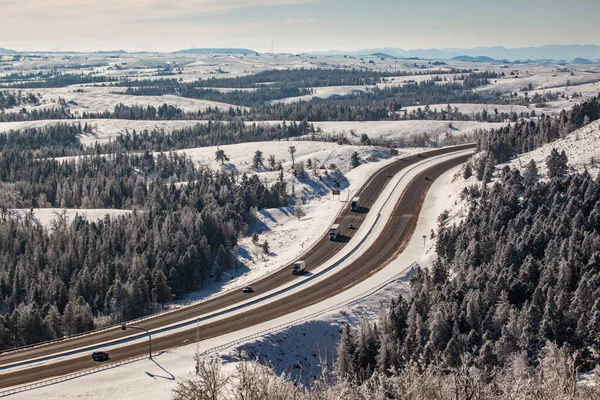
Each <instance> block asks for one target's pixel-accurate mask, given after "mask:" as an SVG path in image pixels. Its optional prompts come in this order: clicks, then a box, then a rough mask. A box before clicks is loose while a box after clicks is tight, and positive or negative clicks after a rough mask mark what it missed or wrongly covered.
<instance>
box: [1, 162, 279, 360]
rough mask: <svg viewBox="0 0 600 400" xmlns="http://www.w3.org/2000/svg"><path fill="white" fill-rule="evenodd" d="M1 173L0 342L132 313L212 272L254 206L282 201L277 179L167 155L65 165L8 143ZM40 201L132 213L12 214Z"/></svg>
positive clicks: (226, 259) (223, 264)
mask: <svg viewBox="0 0 600 400" xmlns="http://www.w3.org/2000/svg"><path fill="white" fill-rule="evenodd" d="M0 171H1V172H0V186H1V187H0V193H2V195H1V196H0V203H1V207H0V210H1V212H0V294H1V295H0V349H6V348H11V347H15V346H20V345H24V344H29V343H35V342H38V341H42V340H46V339H51V338H56V337H60V336H62V335H63V334H74V333H78V332H83V331H86V330H89V329H91V328H92V327H94V321H96V320H97V317H106V318H107V321H108V322H109V323H110V322H117V321H120V320H125V319H130V318H135V317H139V316H141V315H144V314H145V313H147V312H149V311H151V310H153V309H154V308H155V307H156V304H160V303H164V302H166V301H169V300H171V298H172V295H175V296H179V295H183V294H185V293H188V292H189V291H192V290H197V289H198V288H200V287H201V286H202V284H203V283H204V282H205V281H206V280H207V279H209V277H216V278H217V279H219V278H220V277H221V275H222V274H223V272H224V271H225V270H226V269H228V268H230V267H231V265H232V260H231V257H230V251H231V249H232V248H233V247H234V246H235V245H236V243H237V238H238V237H239V235H241V234H243V233H245V232H246V230H247V227H248V225H249V224H250V223H251V222H252V220H253V211H252V210H255V209H261V208H264V207H269V208H270V207H281V206H285V205H287V201H288V194H287V188H286V184H285V182H284V181H283V180H279V181H278V182H276V183H275V184H274V185H273V186H271V187H267V186H265V184H264V183H263V182H261V181H260V180H259V179H258V177H257V176H256V175H254V176H246V175H243V176H237V175H234V174H228V173H220V172H213V171H212V170H210V169H208V168H200V169H198V168H196V167H195V166H194V165H193V163H192V162H191V161H190V160H189V159H187V158H185V157H181V156H177V155H174V154H169V155H160V156H157V157H153V156H152V155H151V154H149V153H145V154H141V155H131V154H125V153H117V154H115V155H114V156H110V157H102V156H98V157H82V158H80V159H77V160H73V161H68V162H63V161H57V160H50V159H36V158H34V157H33V156H32V154H31V152H26V151H17V150H5V151H3V152H2V153H0ZM176 181H185V182H186V184H185V185H180V186H176V185H175V182H176ZM39 206H41V207H47V206H55V207H74V208H79V207H88V208H113V207H114V208H125V207H127V208H133V209H134V210H135V211H133V213H131V214H129V215H127V216H121V217H118V218H108V217H106V218H105V219H103V220H100V221H98V222H93V221H88V220H86V219H84V218H81V217H79V216H78V217H75V218H74V219H73V220H72V221H68V220H67V219H66V218H65V216H64V215H60V214H59V215H58V216H57V219H56V221H55V222H54V223H53V226H52V229H51V230H47V229H45V228H43V227H42V226H40V225H39V224H37V223H36V222H35V221H34V219H35V212H34V213H33V215H30V214H27V215H26V216H25V217H22V218H21V219H18V218H15V217H14V216H13V215H12V213H13V212H12V211H10V209H11V208H14V207H26V208H29V207H39ZM100 320H102V318H100Z"/></svg>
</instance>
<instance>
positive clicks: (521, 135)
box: [478, 95, 600, 163]
mask: <svg viewBox="0 0 600 400" xmlns="http://www.w3.org/2000/svg"><path fill="white" fill-rule="evenodd" d="M598 119H600V95H598V96H597V97H595V98H592V99H589V100H587V101H584V102H583V103H580V104H576V105H575V106H573V108H571V110H568V111H566V110H562V111H561V112H560V114H559V115H558V116H555V117H551V116H547V115H543V114H542V115H541V116H540V117H539V118H538V119H537V120H533V119H532V120H519V121H517V122H516V123H515V124H513V125H508V126H506V127H503V128H499V129H489V130H482V131H480V132H479V133H478V137H479V139H478V148H479V150H480V151H483V152H485V153H486V154H488V155H489V157H491V158H492V159H493V161H494V163H495V162H498V163H501V162H505V161H508V160H510V159H511V158H512V157H514V156H516V155H517V154H521V153H526V152H528V151H531V150H534V149H536V148H538V147H540V146H543V145H544V144H546V143H551V142H553V141H554V140H556V139H558V138H561V137H565V136H566V135H567V134H569V133H571V132H573V131H575V130H577V129H579V128H581V127H583V126H585V125H587V124H589V123H590V122H593V121H596V120H598Z"/></svg>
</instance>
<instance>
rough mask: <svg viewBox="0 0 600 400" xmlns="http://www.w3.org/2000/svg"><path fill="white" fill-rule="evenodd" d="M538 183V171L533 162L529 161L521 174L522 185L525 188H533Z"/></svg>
mask: <svg viewBox="0 0 600 400" xmlns="http://www.w3.org/2000/svg"><path fill="white" fill-rule="evenodd" d="M537 181H538V169H537V164H536V163H535V160H531V161H529V163H528V164H527V167H526V168H525V172H524V173H523V185H525V188H533V187H534V186H535V184H536V183H537Z"/></svg>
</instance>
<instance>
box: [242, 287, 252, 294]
mask: <svg viewBox="0 0 600 400" xmlns="http://www.w3.org/2000/svg"><path fill="white" fill-rule="evenodd" d="M242 292H244V293H252V292H254V289H252V287H250V286H246V287H245V288H243V289H242Z"/></svg>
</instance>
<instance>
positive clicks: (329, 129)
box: [0, 105, 503, 154]
mask: <svg viewBox="0 0 600 400" xmlns="http://www.w3.org/2000/svg"><path fill="white" fill-rule="evenodd" d="M446 106H447V105H446ZM490 107H491V106H490ZM479 111H481V110H479ZM86 122H87V123H88V124H90V125H92V128H93V133H91V134H84V135H82V136H81V138H80V140H81V143H82V144H83V145H85V146H92V145H94V144H95V143H96V142H98V143H107V142H108V141H109V140H111V139H114V138H115V137H117V136H118V135H120V134H122V133H125V132H126V131H129V132H133V131H134V130H135V131H136V132H142V131H144V130H145V129H147V130H149V131H151V130H153V129H158V130H164V132H167V133H170V132H172V131H173V130H175V129H181V128H186V127H192V126H194V125H196V124H199V123H200V124H205V123H207V122H206V121H201V120H194V121H133V120H120V119H89V120H43V121H22V122H0V132H8V131H10V130H18V129H25V128H40V127H44V126H48V125H53V124H58V123H72V124H79V123H81V124H85V123H86ZM281 122H282V121H260V122H257V123H264V124H269V125H276V124H281ZM248 123H253V122H248ZM288 123H289V121H288ZM312 124H313V125H314V127H315V128H317V129H321V131H322V134H325V135H327V134H329V135H338V134H344V135H345V136H346V137H347V138H348V139H349V140H350V141H352V142H355V143H358V142H359V141H360V136H361V135H362V134H363V133H365V134H367V135H368V136H369V137H370V138H373V139H386V140H396V139H400V138H402V137H407V136H410V135H414V134H422V133H425V132H426V133H428V134H429V135H430V137H432V138H435V137H439V138H443V137H444V136H445V135H447V134H448V135H462V134H470V133H472V132H473V131H475V130H477V129H491V128H498V127H500V126H502V125H503V124H488V123H485V122H471V121H452V122H451V123H450V122H448V121H367V122H354V121H348V122H313V123H312ZM450 124H452V126H450ZM352 132H354V133H355V135H354V136H353V135H352ZM250 146H252V144H250ZM284 153H285V149H284ZM213 154H214V152H213Z"/></svg>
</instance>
